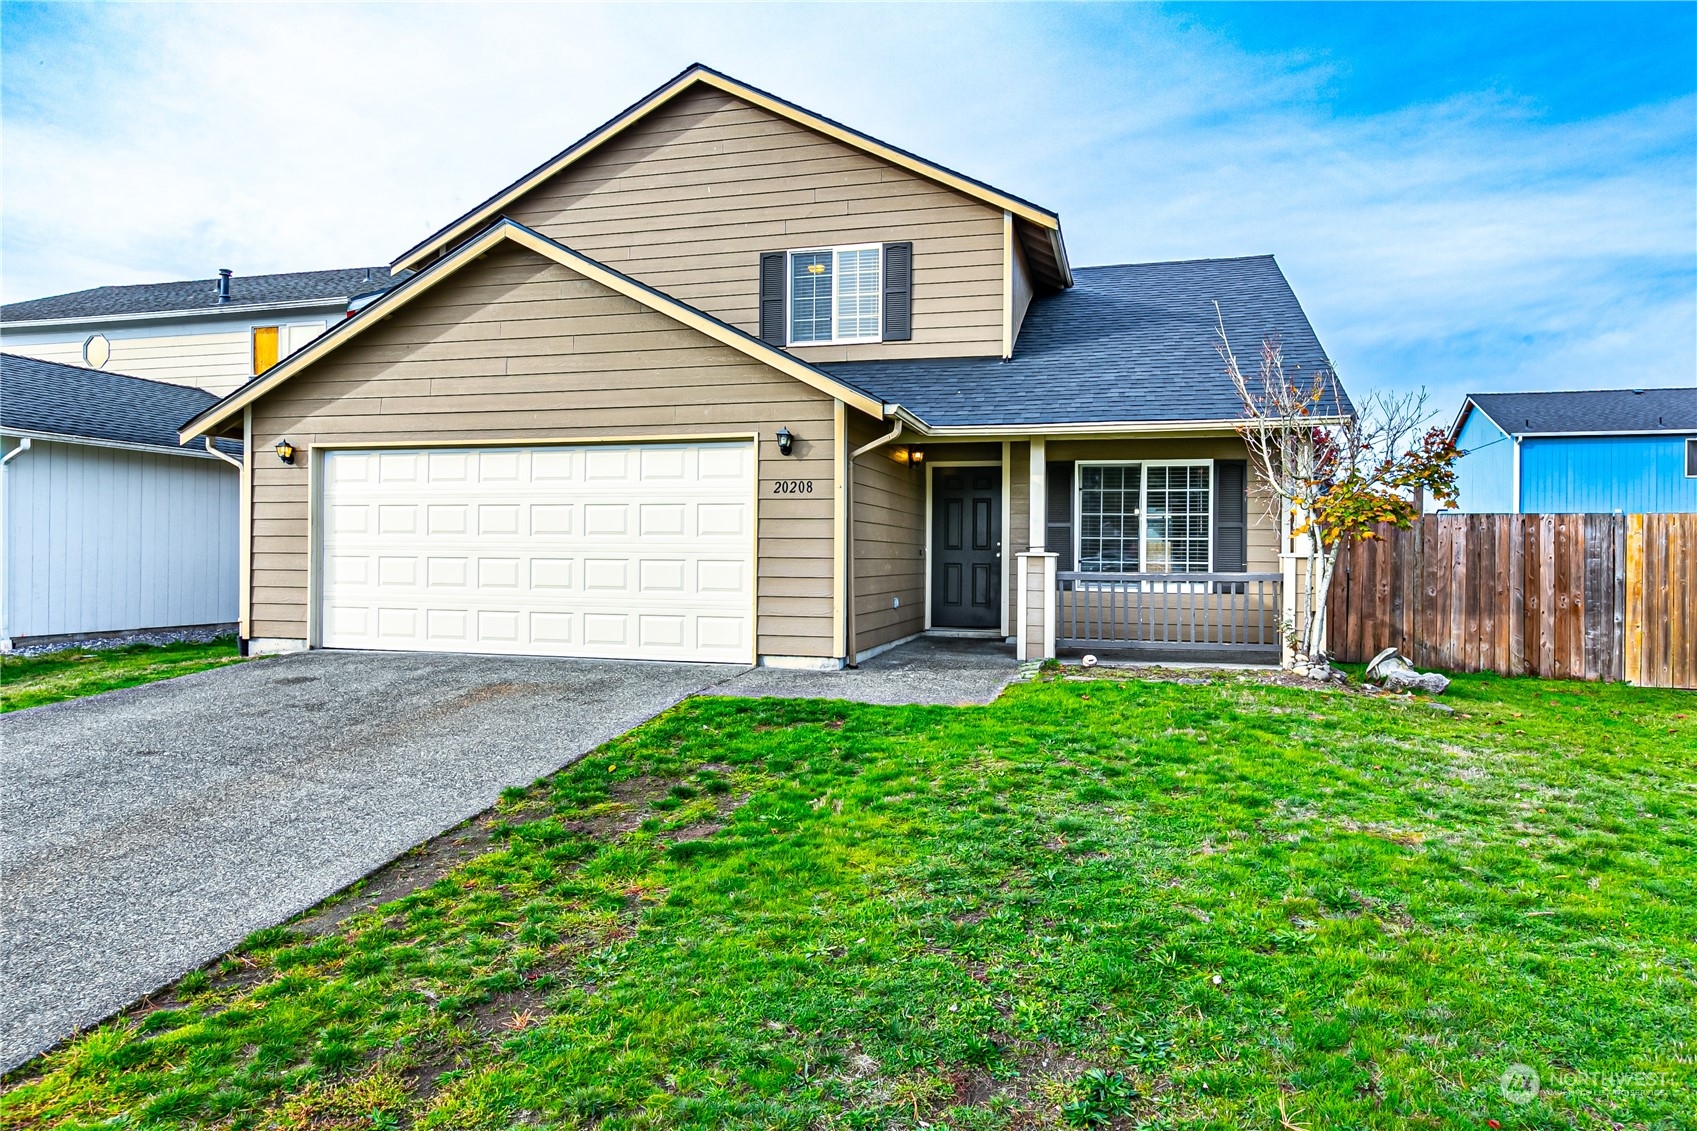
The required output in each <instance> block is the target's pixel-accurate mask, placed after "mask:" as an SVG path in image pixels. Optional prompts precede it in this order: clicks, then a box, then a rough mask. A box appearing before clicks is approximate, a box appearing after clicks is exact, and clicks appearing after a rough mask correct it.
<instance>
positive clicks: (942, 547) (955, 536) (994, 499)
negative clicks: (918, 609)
mask: <svg viewBox="0 0 1697 1131" xmlns="http://www.w3.org/2000/svg"><path fill="white" fill-rule="evenodd" d="M932 476H933V480H932V498H931V513H932V522H933V529H932V531H931V624H932V626H933V627H935V628H1000V627H1001V625H1002V609H1001V603H1000V602H1001V599H1002V584H1001V582H1002V469H1001V468H1000V467H997V466H994V465H992V466H988V467H939V468H936V469H935V470H934V471H933V472H932Z"/></svg>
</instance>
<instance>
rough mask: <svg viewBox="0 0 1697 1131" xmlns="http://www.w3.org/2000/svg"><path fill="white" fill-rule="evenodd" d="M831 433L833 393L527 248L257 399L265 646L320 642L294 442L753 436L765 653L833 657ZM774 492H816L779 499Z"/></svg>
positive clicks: (257, 601)
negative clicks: (285, 445) (782, 482)
mask: <svg viewBox="0 0 1697 1131" xmlns="http://www.w3.org/2000/svg"><path fill="white" fill-rule="evenodd" d="M751 282H752V279H751ZM450 362H451V364H446V363H450ZM426 388H427V389H428V391H425V389H426ZM780 426H787V427H788V428H789V429H790V430H791V431H792V432H793V433H794V434H795V435H796V437H797V440H796V445H795V451H794V454H793V455H791V456H789V457H784V456H782V455H780V454H779V452H778V450H777V444H776V443H775V442H774V441H773V440H772V439H771V437H772V436H773V435H774V434H775V433H776V432H777V430H778V428H779V427H780ZM832 428H833V402H832V400H831V398H830V397H828V396H826V395H825V394H823V393H820V392H818V391H817V390H815V389H812V388H809V387H808V386H806V385H804V384H802V383H801V382H799V381H796V380H794V379H793V378H790V377H787V376H785V375H783V374H781V373H778V372H776V371H774V370H772V369H770V368H768V367H767V366H765V365H762V364H761V363H759V362H757V361H755V360H753V359H751V358H749V357H747V356H746V355H744V354H742V353H740V352H738V351H736V350H734V349H731V348H730V347H728V346H724V345H720V344H719V343H717V342H715V341H713V340H712V339H710V338H707V337H706V336H704V335H701V334H699V333H697V332H695V331H693V330H690V329H687V328H685V327H683V326H680V325H679V324H677V323H676V322H673V321H672V320H671V319H669V318H667V317H666V316H665V315H662V314H658V313H656V312H654V311H651V310H649V309H648V308H647V307H644V306H642V305H641V304H639V303H637V302H635V301H633V300H630V299H626V298H624V297H623V296H620V295H616V294H614V293H613V292H611V291H608V290H606V289H605V288H603V287H601V286H600V285H599V284H595V283H593V282H591V281H589V280H587V279H585V278H583V277H582V276H581V275H578V274H577V273H576V272H574V271H571V270H570V269H568V268H566V267H563V266H561V265H559V264H557V263H554V262H553V261H551V260H548V259H546V258H544V257H542V256H539V255H536V254H534V253H532V252H530V251H528V250H525V249H520V248H504V249H501V250H499V251H494V252H491V253H490V254H489V255H488V257H487V258H486V259H485V260H484V261H483V262H481V263H477V264H474V265H471V266H468V267H466V268H464V269H463V270H462V271H461V272H460V274H459V275H458V276H456V277H455V278H453V279H450V280H447V281H445V282H443V283H442V284H440V285H439V286H438V287H436V288H435V289H434V290H433V291H431V292H429V293H428V294H425V295H423V296H420V297H419V298H418V299H416V300H414V302H412V303H411V304H409V305H408V306H405V307H403V308H402V309H400V310H398V311H397V312H396V313H395V314H393V315H392V316H391V317H390V318H389V319H388V320H387V321H386V322H385V323H383V324H382V325H380V326H376V327H373V328H371V329H370V330H368V331H367V332H366V333H365V334H364V335H362V336H361V337H359V338H357V339H355V340H353V341H351V342H349V343H348V344H347V345H345V346H343V347H342V348H340V349H338V350H336V351H334V352H332V353H330V354H329V355H327V356H326V357H325V358H324V359H322V360H321V361H319V362H317V363H316V364H314V365H312V366H310V367H309V368H307V369H304V370H302V371H301V372H300V373H298V374H296V375H295V376H294V377H292V378H291V379H290V380H289V381H288V382H286V383H285V384H283V385H280V386H279V387H278V388H277V389H276V390H274V391H273V392H271V393H269V394H267V395H266V396H264V397H262V398H260V399H259V400H258V401H257V402H255V404H254V406H253V449H254V452H255V469H254V488H253V546H252V549H253V552H254V571H253V574H254V576H253V617H254V622H253V628H252V635H253V636H255V637H281V638H289V639H304V638H306V637H307V635H308V590H309V570H310V551H309V543H308V530H307V518H308V513H309V499H308V492H309V484H308V460H306V459H305V458H304V457H297V461H296V463H295V464H294V465H293V466H289V465H285V464H282V463H280V462H279V461H278V460H277V459H276V458H275V456H272V455H271V454H270V453H271V449H272V447H273V445H275V443H276V442H277V440H278V439H280V438H282V437H285V436H286V437H287V438H288V439H289V440H290V441H292V442H293V443H294V444H295V445H296V446H297V447H298V448H299V449H301V450H302V452H303V453H304V452H305V450H306V449H307V447H308V446H309V445H313V444H337V445H344V446H359V445H361V444H392V443H409V444H410V443H421V444H429V443H437V442H446V443H456V444H457V443H464V444H468V445H475V444H487V443H491V442H498V441H511V440H542V439H548V440H561V441H565V442H571V441H574V440H594V439H598V438H608V439H612V438H638V437H644V436H648V437H652V436H655V435H662V434H663V435H679V436H683V435H733V434H749V433H756V432H757V433H759V434H760V437H761V440H760V451H759V460H760V468H759V474H760V483H759V499H760V501H759V507H758V511H757V515H758V518H757V522H758V530H759V558H758V564H757V567H756V571H757V579H756V585H757V594H758V596H757V611H758V614H759V626H758V645H757V647H758V650H759V652H760V653H761V654H763V655H802V656H816V657H828V656H831V655H833V647H832V644H833V641H832V639H831V596H830V582H829V578H830V567H831V499H832V496H833V491H832V489H831V485H832V482H833V479H832V450H833V437H832ZM779 478H783V479H798V478H799V479H812V480H814V481H816V483H817V484H818V487H816V489H815V492H814V493H813V495H812V496H804V497H799V498H798V497H794V496H779V497H775V496H774V490H775V488H774V481H775V480H776V479H779ZM821 577H822V578H825V579H826V580H825V582H824V584H823V586H815V587H809V586H805V585H802V586H798V585H796V584H795V583H794V582H795V581H796V580H798V579H810V578H821Z"/></svg>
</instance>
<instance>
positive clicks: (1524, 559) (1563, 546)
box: [1327, 514, 1697, 688]
mask: <svg viewBox="0 0 1697 1131" xmlns="http://www.w3.org/2000/svg"><path fill="white" fill-rule="evenodd" d="M1379 534H1380V537H1379V538H1377V539H1363V540H1359V541H1354V542H1351V543H1348V544H1346V545H1345V546H1344V547H1343V549H1342V550H1340V551H1339V554H1338V567H1337V571H1336V573H1335V574H1334V575H1333V578H1332V589H1331V596H1330V601H1329V607H1328V616H1329V617H1330V624H1329V626H1328V630H1327V639H1328V644H1329V647H1330V649H1331V654H1332V656H1333V657H1334V658H1336V659H1339V660H1344V661H1353V662H1357V663H1360V662H1365V661H1367V660H1370V659H1372V657H1373V656H1374V655H1375V654H1376V653H1378V652H1379V651H1381V650H1382V649H1385V648H1390V647H1395V648H1397V649H1398V650H1400V651H1401V652H1402V653H1403V654H1404V655H1406V656H1408V657H1409V658H1410V659H1412V660H1413V661H1414V663H1415V665H1416V666H1419V667H1432V668H1444V669H1447V670H1450V671H1494V672H1500V673H1501V674H1503V675H1538V676H1544V677H1546V678H1551V679H1593V680H1596V679H1600V680H1621V679H1624V680H1628V681H1630V682H1632V683H1636V684H1640V685H1643V686H1647V687H1687V688H1697V566H1694V559H1697V515H1691V514H1633V515H1618V514H1544V515H1538V514H1467V515H1427V516H1425V517H1424V518H1422V519H1421V520H1420V521H1419V522H1417V523H1415V524H1414V525H1413V526H1411V527H1410V528H1409V529H1407V530H1398V529H1396V528H1394V527H1389V526H1384V527H1380V528H1379Z"/></svg>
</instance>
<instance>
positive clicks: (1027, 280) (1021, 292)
mask: <svg viewBox="0 0 1697 1131" xmlns="http://www.w3.org/2000/svg"><path fill="white" fill-rule="evenodd" d="M1031 294H1032V291H1031V271H1030V269H1029V268H1027V267H1026V264H1025V249H1024V248H1022V247H1020V244H1019V241H1018V240H1015V241H1014V243H1013V340H1014V342H1015V344H1017V343H1018V342H1019V330H1020V327H1021V326H1023V325H1024V324H1025V312H1026V311H1027V310H1029V309H1031Z"/></svg>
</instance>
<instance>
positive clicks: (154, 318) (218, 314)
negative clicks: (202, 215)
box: [0, 298, 348, 333]
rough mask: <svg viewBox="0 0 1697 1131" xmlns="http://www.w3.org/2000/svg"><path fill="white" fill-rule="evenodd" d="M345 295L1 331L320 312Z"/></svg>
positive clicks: (5, 325) (48, 321)
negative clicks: (278, 312) (284, 311)
mask: <svg viewBox="0 0 1697 1131" xmlns="http://www.w3.org/2000/svg"><path fill="white" fill-rule="evenodd" d="M347 308H348V300H347V299H345V298H326V299H313V300H312V301H310V302H263V303H250V304H246V305H242V306H236V305H231V304H226V305H224V306H193V307H189V308H187V309H184V310H150V311H147V312H145V313H141V314H90V315H85V316H83V317H81V318H42V319H37V320H34V321H21V322H0V330H11V331H14V332H17V333H24V332H27V331H32V330H74V329H76V328H78V327H86V328H89V329H95V328H97V327H100V326H106V325H114V324H117V325H128V324H132V323H137V322H185V321H189V320H191V319H200V318H227V317H232V316H236V315H249V314H265V313H270V312H272V311H282V310H299V311H301V312H302V313H314V314H316V313H319V312H321V311H325V310H346V309H347Z"/></svg>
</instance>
